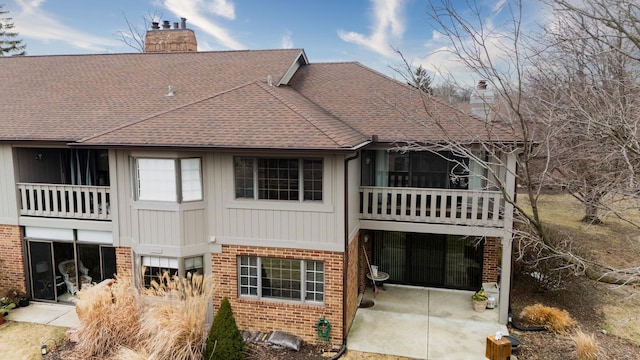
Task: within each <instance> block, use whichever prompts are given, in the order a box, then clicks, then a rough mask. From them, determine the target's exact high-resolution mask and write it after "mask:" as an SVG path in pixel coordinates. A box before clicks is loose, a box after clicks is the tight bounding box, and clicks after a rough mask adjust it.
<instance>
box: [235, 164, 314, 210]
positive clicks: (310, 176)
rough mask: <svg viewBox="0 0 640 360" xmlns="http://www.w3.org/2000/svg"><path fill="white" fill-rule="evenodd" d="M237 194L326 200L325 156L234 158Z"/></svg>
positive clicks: (296, 199) (287, 198)
mask: <svg viewBox="0 0 640 360" xmlns="http://www.w3.org/2000/svg"><path fill="white" fill-rule="evenodd" d="M233 160H234V161H233V164H234V176H235V191H236V198H239V199H240V198H249V199H265V200H294V201H322V182H323V161H322V159H297V158H250V157H235V158H234V159H233Z"/></svg>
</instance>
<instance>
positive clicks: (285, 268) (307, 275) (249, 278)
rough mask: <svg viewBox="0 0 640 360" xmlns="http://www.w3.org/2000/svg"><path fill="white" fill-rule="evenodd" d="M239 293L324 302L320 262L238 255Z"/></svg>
mask: <svg viewBox="0 0 640 360" xmlns="http://www.w3.org/2000/svg"><path fill="white" fill-rule="evenodd" d="M238 291H239V294H240V296H241V297H253V298H258V299H261V298H265V299H276V300H292V301H299V302H311V303H322V302H324V294H325V286H324V262H322V261H315V260H297V259H281V258H269V257H257V256H240V257H238Z"/></svg>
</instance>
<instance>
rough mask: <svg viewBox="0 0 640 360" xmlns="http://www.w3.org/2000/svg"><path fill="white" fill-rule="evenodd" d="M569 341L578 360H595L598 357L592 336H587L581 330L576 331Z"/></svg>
mask: <svg viewBox="0 0 640 360" xmlns="http://www.w3.org/2000/svg"><path fill="white" fill-rule="evenodd" d="M571 340H573V343H574V344H575V346H576V358H577V359H578V360H595V359H596V358H597V357H598V354H599V353H600V350H599V349H598V343H597V342H596V338H595V337H594V336H593V334H591V335H587V334H585V333H584V332H582V330H578V331H576V333H575V334H574V335H572V336H571Z"/></svg>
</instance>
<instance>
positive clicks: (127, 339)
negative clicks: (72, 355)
mask: <svg viewBox="0 0 640 360" xmlns="http://www.w3.org/2000/svg"><path fill="white" fill-rule="evenodd" d="M143 305H144V304H143V303H142V302H141V301H139V299H138V297H137V296H136V293H135V289H134V288H133V284H132V282H131V279H129V278H120V277H118V278H117V279H116V280H115V281H110V282H103V283H100V284H99V285H96V286H93V287H90V288H86V289H82V290H81V291H79V292H78V300H77V302H76V312H77V313H78V320H79V321H80V324H79V327H78V331H77V335H78V344H77V345H76V347H75V352H76V353H77V354H78V355H79V358H91V357H98V358H107V357H108V355H110V354H113V353H115V352H116V351H117V350H118V349H119V348H120V347H122V346H124V347H130V348H134V347H135V346H136V344H137V343H138V341H139V334H140V317H141V316H142V313H143V311H144V306H143Z"/></svg>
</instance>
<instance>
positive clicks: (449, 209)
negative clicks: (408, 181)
mask: <svg viewBox="0 0 640 360" xmlns="http://www.w3.org/2000/svg"><path fill="white" fill-rule="evenodd" d="M503 207H504V202H503V198H502V194H501V193H500V192H498V191H478V190H450V189H421V188H398V187H377V186H362V187H360V219H363V220H386V221H406V222H424V223H436V224H452V225H473V226H487V227H503V226H504V219H503V215H502V213H501V209H502V208H503Z"/></svg>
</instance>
